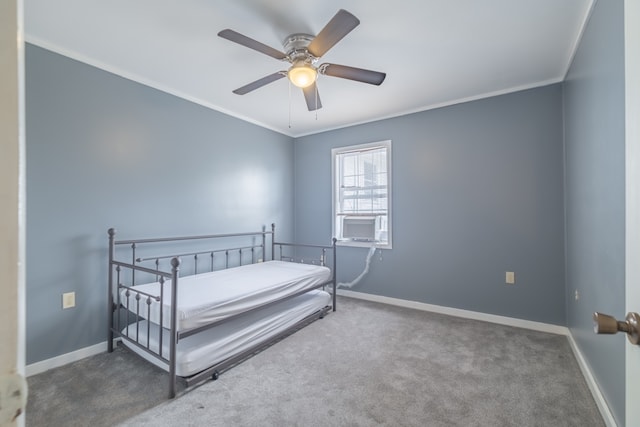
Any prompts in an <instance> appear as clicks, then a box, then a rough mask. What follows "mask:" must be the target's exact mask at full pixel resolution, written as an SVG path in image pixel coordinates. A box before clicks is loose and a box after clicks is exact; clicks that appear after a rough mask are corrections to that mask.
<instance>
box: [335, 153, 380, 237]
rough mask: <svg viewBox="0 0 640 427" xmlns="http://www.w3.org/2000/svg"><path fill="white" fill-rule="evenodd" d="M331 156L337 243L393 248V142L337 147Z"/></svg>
mask: <svg viewBox="0 0 640 427" xmlns="http://www.w3.org/2000/svg"><path fill="white" fill-rule="evenodd" d="M331 157H332V161H333V163H332V168H333V235H334V236H336V238H337V239H338V243H339V244H342V245H349V246H371V245H376V246H378V247H382V248H388V249H391V141H382V142H375V143H371V144H362V145H352V146H349V147H341V148H334V149H333V150H331Z"/></svg>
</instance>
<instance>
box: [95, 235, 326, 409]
mask: <svg viewBox="0 0 640 427" xmlns="http://www.w3.org/2000/svg"><path fill="white" fill-rule="evenodd" d="M108 234H109V273H108V312H109V325H108V329H109V330H108V340H107V343H108V344H107V345H108V351H109V352H112V351H113V348H114V339H116V338H119V339H122V340H126V341H127V342H128V343H130V344H133V345H134V346H136V347H137V348H139V349H141V350H143V351H144V352H146V353H148V354H150V355H151V356H153V357H155V358H157V359H158V360H159V361H161V362H164V363H166V364H167V365H168V371H169V398H170V399H172V398H174V397H175V396H176V389H177V380H178V378H180V379H181V380H182V381H183V382H184V384H185V386H186V387H187V388H188V387H190V386H192V385H194V384H197V383H200V382H202V381H204V380H207V379H209V378H211V379H214V380H215V379H217V378H218V376H219V375H220V373H222V372H224V371H225V370H227V369H229V368H231V367H232V366H234V365H236V364H238V363H239V362H241V361H242V360H244V359H246V358H248V357H249V356H251V355H252V354H255V353H257V352H259V351H261V350H263V349H265V348H266V347H269V346H270V345H272V344H273V343H275V342H277V341H279V340H280V339H282V338H284V337H286V336H287V335H290V334H291V333H293V332H295V331H296V330H298V329H300V328H302V327H304V326H306V325H307V324H309V323H311V322H313V321H315V320H317V319H319V318H322V317H324V316H325V315H326V314H327V313H328V312H329V311H330V310H333V311H336V277H337V276H336V239H333V242H332V244H331V245H330V246H323V245H308V244H296V243H285V242H277V241H276V240H275V224H272V225H271V230H270V231H267V230H266V229H265V228H264V227H263V230H262V231H258V232H246V233H232V234H214V235H200V236H185V237H169V238H151V239H138V240H115V235H116V231H115V229H113V228H110V229H109V230H108ZM268 236H269V237H270V239H271V254H270V258H271V260H276V259H279V260H283V261H296V259H295V255H294V256H285V255H283V248H289V249H288V250H293V251H296V250H305V251H308V250H311V251H314V252H315V251H319V252H320V257H319V259H313V258H312V259H311V260H309V259H308V258H307V262H306V263H311V264H318V265H321V266H327V260H328V259H327V251H331V259H329V262H330V264H331V265H330V266H329V267H330V268H331V276H330V278H329V279H328V280H326V281H325V282H323V283H321V284H319V285H317V286H315V287H313V289H319V288H324V287H325V286H328V285H329V286H331V287H332V306H325V307H324V308H322V309H320V310H318V311H316V312H314V313H312V314H311V315H309V316H307V317H305V318H304V319H302V320H301V321H299V322H297V323H296V324H294V325H292V326H291V327H289V328H287V329H286V330H284V331H282V332H280V333H279V334H277V335H276V336H274V337H272V338H270V339H268V340H267V341H265V342H261V343H258V344H256V345H254V346H251V347H250V348H248V349H247V350H245V351H242V352H240V353H238V354H235V355H233V356H231V357H229V358H227V359H225V360H223V361H221V362H219V363H216V364H215V365H213V366H211V367H209V368H207V369H205V370H204V371H201V372H199V373H196V374H194V375H191V376H189V377H179V376H177V375H176V362H177V361H176V348H177V345H178V342H179V341H180V340H181V339H183V338H186V337H188V336H191V335H194V334H197V333H199V332H202V331H204V330H208V329H210V328H212V327H215V326H218V325H220V324H221V323H224V322H227V321H229V320H231V319H235V318H237V317H239V316H242V315H245V314H247V313H251V312H254V311H256V310H258V309H262V308H264V307H267V306H270V305H273V304H276V303H278V302H281V301H284V300H287V299H290V298H294V297H296V296H299V295H302V294H304V293H306V292H309V291H310V290H312V289H306V290H304V291H299V292H296V293H294V294H292V295H289V296H286V297H284V298H280V299H277V300H274V301H271V302H269V303H268V304H266V305H262V306H261V307H257V308H254V309H251V310H248V311H246V312H244V313H239V314H237V315H233V316H230V317H227V318H225V319H223V320H220V321H217V322H215V323H212V324H209V325H205V326H201V327H197V328H193V329H189V330H182V331H179V330H178V329H177V315H176V313H177V307H178V304H176V303H175V302H176V299H177V287H178V283H179V277H180V274H179V271H180V266H181V262H182V261H181V259H191V260H192V263H193V274H198V273H199V272H198V257H199V256H200V257H202V256H207V257H209V258H210V263H209V264H210V265H209V269H208V271H214V260H215V259H216V257H218V258H217V259H219V258H220V257H224V263H223V265H222V267H221V268H218V269H224V268H229V267H231V266H239V265H240V266H241V265H247V264H253V263H256V262H261V261H262V260H263V259H265V260H266V259H267V255H268V254H267V251H266V249H267V237H268ZM238 238H246V239H253V243H251V244H249V245H246V246H237V245H236V246H235V247H231V248H224V247H215V248H214V249H205V250H200V249H199V250H196V251H193V252H188V253H180V254H179V255H176V254H173V255H162V256H150V257H144V258H143V257H137V256H136V250H137V249H141V248H142V246H143V245H144V246H147V245H158V244H163V243H164V244H174V243H176V242H185V243H187V242H190V241H194V240H199V241H211V242H215V241H221V240H223V239H238ZM256 239H259V240H260V243H256V242H255V240H256ZM119 246H125V247H126V246H128V247H129V254H130V255H131V261H129V262H125V261H119V260H116V248H117V247H119ZM276 247H278V248H279V250H278V256H277V257H276ZM300 248H303V249H300ZM286 251H287V249H285V252H286ZM247 252H250V255H251V262H244V263H243V254H244V255H245V258H247V255H246V254H247ZM234 255H237V258H235V259H237V263H235V265H234V258H233V257H234ZM230 256H231V257H232V259H231V264H232V265H230ZM163 260H164V261H165V262H166V261H169V263H170V269H163V268H161V266H160V265H161V263H162V261H163ZM149 261H153V262H154V267H146V266H143V265H141V263H144V262H149ZM298 262H304V261H303V260H302V259H298ZM125 272H126V273H127V274H126V275H127V280H131V282H130V285H125V284H124V283H123V280H124V276H125ZM136 273H138V274H139V275H145V274H146V275H147V276H146V277H150V276H149V275H151V276H153V277H155V280H156V281H158V282H160V284H163V283H164V282H165V281H166V280H171V301H172V302H173V303H172V304H171V318H170V328H169V332H170V333H169V336H170V342H169V351H168V353H169V354H165V353H166V351H163V345H162V340H163V338H162V336H163V333H162V331H163V328H162V327H160V328H158V330H159V336H158V339H159V343H160V344H159V346H158V352H155V351H153V350H152V349H151V348H150V343H149V330H147V339H146V340H142V339H140V338H139V337H138V334H137V333H136V336H135V337H132V336H130V335H127V334H123V333H122V332H121V330H122V328H124V327H125V326H128V325H130V324H133V323H137V322H138V321H140V320H143V319H149V318H150V307H151V303H152V300H153V301H155V302H158V303H160V307H162V306H163V302H164V299H165V295H164V292H163V291H162V290H163V289H164V286H162V285H161V286H160V289H161V291H160V296H155V295H150V294H147V293H144V292H142V291H138V290H136V289H135V285H136ZM129 275H130V279H129ZM214 286H215V284H214ZM122 289H125V291H124V292H125V293H126V294H127V295H130V293H134V295H135V296H134V298H135V299H136V301H137V303H136V307H128V305H129V303H128V299H129V298H128V297H127V303H126V305H125V304H124V303H123V301H122V300H121V290H122ZM162 312H163V310H162V309H161V310H160V321H159V324H160V325H163V324H164V323H163V321H162ZM136 327H138V326H136ZM127 330H128V328H127ZM140 341H143V342H140Z"/></svg>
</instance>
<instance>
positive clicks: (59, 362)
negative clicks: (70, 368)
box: [25, 341, 107, 377]
mask: <svg viewBox="0 0 640 427" xmlns="http://www.w3.org/2000/svg"><path fill="white" fill-rule="evenodd" d="M105 351H107V342H106V341H104V342H101V343H99V344H95V345H92V346H90V347H85V348H81V349H79V350H76V351H72V352H71V353H66V354H61V355H60V356H56V357H52V358H51V359H47V360H43V361H40V362H36V363H32V364H30V365H27V366H26V368H25V374H26V375H27V377H30V376H32V375H37V374H41V373H43V372H45V371H48V370H49V369H53V368H58V367H60V366H64V365H67V364H69V363H71V362H76V361H78V360H81V359H84V358H85V357H89V356H95V355H96V354H99V353H103V352H105Z"/></svg>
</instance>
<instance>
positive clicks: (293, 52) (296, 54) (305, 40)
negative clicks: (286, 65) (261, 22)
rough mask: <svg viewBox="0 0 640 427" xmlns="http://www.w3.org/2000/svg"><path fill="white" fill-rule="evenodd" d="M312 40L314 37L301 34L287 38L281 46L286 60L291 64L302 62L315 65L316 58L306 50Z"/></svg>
mask: <svg viewBox="0 0 640 427" xmlns="http://www.w3.org/2000/svg"><path fill="white" fill-rule="evenodd" d="M314 38H315V36H312V35H310V34H303V33H297V34H292V35H290V36H289V37H287V38H286V39H285V41H284V43H283V46H284V51H285V52H286V54H287V57H288V60H289V61H290V62H292V63H295V62H299V61H304V62H307V63H309V64H315V63H316V62H317V61H318V58H316V57H314V56H313V55H311V54H310V53H309V51H308V50H307V46H309V43H311V41H312V40H313V39H314Z"/></svg>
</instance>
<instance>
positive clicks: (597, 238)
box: [564, 0, 625, 425]
mask: <svg viewBox="0 0 640 427" xmlns="http://www.w3.org/2000/svg"><path fill="white" fill-rule="evenodd" d="M624 99H625V97H624V10H623V2H622V1H618V0H600V1H598V2H597V3H596V5H595V8H594V10H593V13H592V16H591V19H590V21H589V23H588V26H587V27H586V30H585V32H584V35H583V37H582V41H581V43H580V46H579V48H578V50H577V53H576V56H575V58H574V61H573V64H572V66H571V69H570V71H569V74H568V76H567V79H566V81H565V84H564V120H565V144H566V166H565V169H566V172H565V175H566V178H565V179H566V215H567V221H566V232H567V237H566V246H567V260H566V265H567V321H568V326H569V328H571V333H572V335H573V337H574V338H575V340H576V343H577V345H578V347H579V348H580V350H581V352H582V353H583V355H584V356H585V358H586V360H587V363H588V364H589V365H590V366H591V369H592V372H593V374H594V377H595V379H596V381H597V382H598V384H599V385H600V388H601V390H602V392H603V394H604V396H605V398H606V399H607V401H608V403H609V406H610V408H611V410H612V412H613V414H614V416H615V418H616V419H617V421H618V423H619V425H624V412H625V404H624V402H625V369H624V360H625V359H624V357H625V356H624V338H623V337H621V336H596V335H595V334H594V333H593V322H592V317H591V316H592V314H593V312H594V311H601V312H604V313H609V314H613V315H616V316H621V315H623V314H624V309H625V304H624V298H625V297H624V293H625V283H624V259H625V249H624V243H625V237H624V233H625V230H624V209H625V208H624V206H625V199H624V188H625V184H624V179H625V178H624V177H625V175H624V170H625V168H624V146H625V134H624ZM576 290H577V291H578V292H579V296H580V298H579V300H578V301H575V299H574V293H575V291H576Z"/></svg>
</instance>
